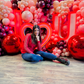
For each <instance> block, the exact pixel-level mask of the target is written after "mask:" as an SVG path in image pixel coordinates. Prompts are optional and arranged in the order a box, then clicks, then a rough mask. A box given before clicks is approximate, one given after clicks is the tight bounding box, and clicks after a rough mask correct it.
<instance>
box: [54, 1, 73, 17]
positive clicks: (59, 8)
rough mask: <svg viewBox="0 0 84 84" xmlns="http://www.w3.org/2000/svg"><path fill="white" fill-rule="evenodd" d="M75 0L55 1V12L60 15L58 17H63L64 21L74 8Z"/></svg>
mask: <svg viewBox="0 0 84 84" xmlns="http://www.w3.org/2000/svg"><path fill="white" fill-rule="evenodd" d="M73 2H74V0H65V1H60V2H59V1H54V2H53V6H54V11H55V12H56V13H59V14H58V16H60V17H62V18H63V19H64V18H66V15H67V14H68V13H69V11H70V10H69V8H70V7H71V6H72V3H73Z"/></svg>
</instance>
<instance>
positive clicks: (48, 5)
mask: <svg viewBox="0 0 84 84" xmlns="http://www.w3.org/2000/svg"><path fill="white" fill-rule="evenodd" d="M37 1H38V2H37V3H36V7H37V8H42V11H43V13H44V15H47V14H48V13H49V12H50V9H52V8H53V0H37Z"/></svg>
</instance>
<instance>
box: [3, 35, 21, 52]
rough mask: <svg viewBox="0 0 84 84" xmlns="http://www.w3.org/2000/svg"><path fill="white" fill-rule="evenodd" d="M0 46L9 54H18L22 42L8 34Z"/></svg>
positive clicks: (17, 37) (15, 36) (16, 36)
mask: <svg viewBox="0 0 84 84" xmlns="http://www.w3.org/2000/svg"><path fill="white" fill-rule="evenodd" d="M2 46H3V48H4V49H5V50H6V52H7V53H9V54H13V53H18V52H19V51H20V49H21V47H22V40H21V38H20V37H19V36H18V35H16V34H9V35H7V36H6V37H5V38H4V39H3V42H2Z"/></svg>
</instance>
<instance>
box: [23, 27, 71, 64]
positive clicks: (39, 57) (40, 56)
mask: <svg viewBox="0 0 84 84" xmlns="http://www.w3.org/2000/svg"><path fill="white" fill-rule="evenodd" d="M41 42H42V41H41V34H40V27H39V26H38V25H34V26H33V33H32V34H31V35H30V34H27V35H26V36H25V40H24V46H23V48H22V50H21V53H22V58H23V59H24V60H26V61H30V62H39V61H43V60H44V58H46V59H49V60H52V61H53V60H54V61H55V60H57V61H59V62H61V63H62V64H65V65H69V63H70V62H69V61H67V60H65V59H62V58H58V57H57V56H55V55H53V54H51V53H48V52H44V51H42V49H41ZM36 47H37V51H35V48H36ZM34 51H35V52H34Z"/></svg>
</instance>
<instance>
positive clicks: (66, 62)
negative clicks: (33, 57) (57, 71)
mask: <svg viewBox="0 0 84 84" xmlns="http://www.w3.org/2000/svg"><path fill="white" fill-rule="evenodd" d="M56 60H58V61H59V62H61V63H62V64H65V65H69V64H70V61H68V60H67V59H64V58H56Z"/></svg>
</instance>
